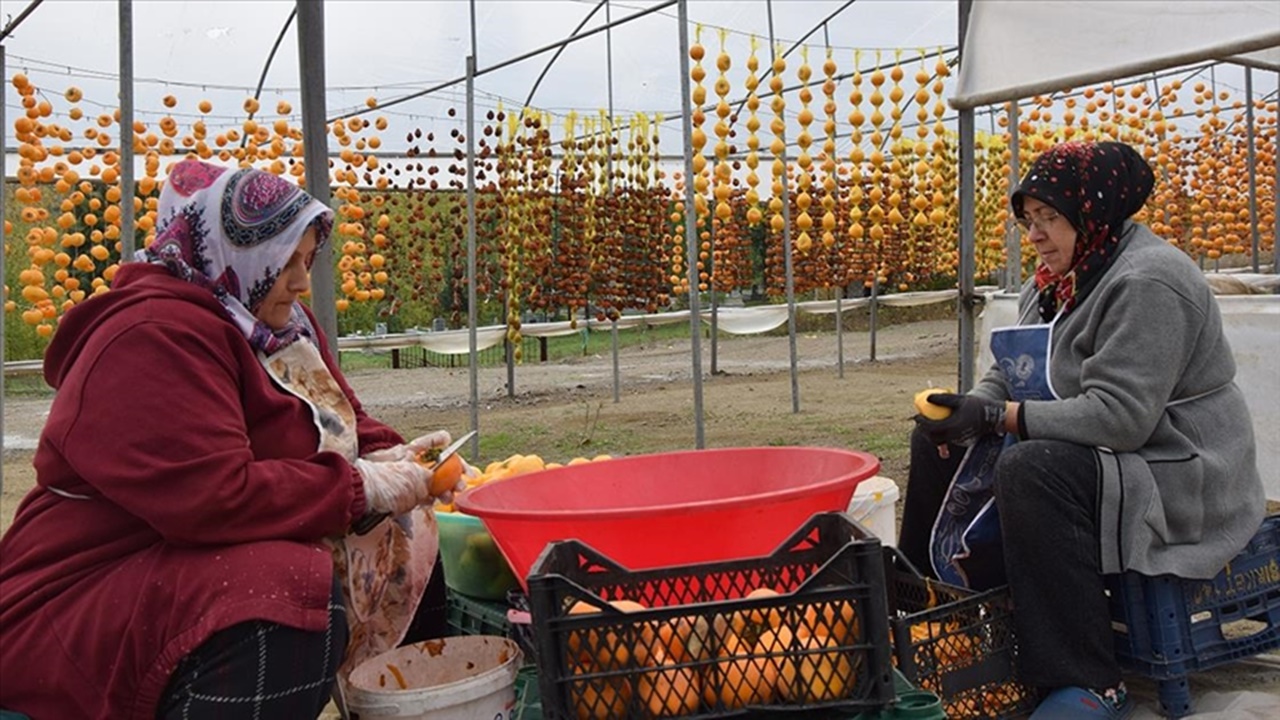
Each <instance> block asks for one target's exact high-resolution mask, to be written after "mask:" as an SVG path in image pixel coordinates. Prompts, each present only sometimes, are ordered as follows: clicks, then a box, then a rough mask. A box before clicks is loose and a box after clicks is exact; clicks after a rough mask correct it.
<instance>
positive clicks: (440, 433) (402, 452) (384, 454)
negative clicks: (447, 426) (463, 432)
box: [361, 430, 453, 462]
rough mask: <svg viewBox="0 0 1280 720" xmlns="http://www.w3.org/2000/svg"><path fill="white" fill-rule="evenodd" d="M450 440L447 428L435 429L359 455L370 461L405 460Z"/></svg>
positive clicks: (444, 444)
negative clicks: (403, 441)
mask: <svg viewBox="0 0 1280 720" xmlns="http://www.w3.org/2000/svg"><path fill="white" fill-rule="evenodd" d="M451 442H453V438H451V437H450V436H449V431H448V430H436V431H435V432H430V433H427V434H426V435H420V436H418V437H416V438H414V439H413V440H410V441H409V442H407V443H401V444H400V445H392V446H391V447H389V448H383V449H381V450H374V451H373V452H371V453H366V454H364V455H362V456H361V457H363V458H364V459H365V460H370V461H372V462H407V461H410V460H415V459H417V457H418V453H421V452H422V451H423V450H430V449H431V448H442V447H446V446H447V445H448V444H449V443H451Z"/></svg>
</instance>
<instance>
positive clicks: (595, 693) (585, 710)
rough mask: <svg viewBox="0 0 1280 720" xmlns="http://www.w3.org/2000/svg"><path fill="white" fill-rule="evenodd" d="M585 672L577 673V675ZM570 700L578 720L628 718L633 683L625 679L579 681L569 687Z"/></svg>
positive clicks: (579, 671)
mask: <svg viewBox="0 0 1280 720" xmlns="http://www.w3.org/2000/svg"><path fill="white" fill-rule="evenodd" d="M583 672H584V671H582V670H578V671H575V672H574V674H575V675H579V674H582V673H583ZM569 700H570V702H571V703H572V704H573V713H574V715H575V716H577V718H578V720H614V718H620V717H626V714H627V706H628V705H629V704H630V703H631V683H629V682H627V681H626V679H625V678H595V679H592V680H577V681H575V682H574V683H572V684H571V685H570V686H569Z"/></svg>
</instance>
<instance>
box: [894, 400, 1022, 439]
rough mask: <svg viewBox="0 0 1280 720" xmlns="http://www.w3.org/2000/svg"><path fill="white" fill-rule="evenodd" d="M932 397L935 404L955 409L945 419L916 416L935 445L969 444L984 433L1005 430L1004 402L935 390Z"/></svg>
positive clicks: (922, 428)
mask: <svg viewBox="0 0 1280 720" xmlns="http://www.w3.org/2000/svg"><path fill="white" fill-rule="evenodd" d="M928 399H929V402H931V403H933V404H934V405H941V406H943V407H949V408H951V414H950V415H949V416H947V417H946V418H944V419H942V420H930V419H928V418H926V417H924V416H923V415H917V416H916V417H915V421H916V425H918V426H919V427H920V430H921V431H922V432H924V434H925V437H927V438H929V442H932V443H933V444H935V445H943V444H946V443H951V444H953V445H960V446H962V447H968V446H970V445H973V444H974V443H976V442H977V441H978V439H979V438H981V437H982V436H984V435H991V434H996V433H999V434H1003V433H1004V415H1005V404H1004V403H1003V402H999V401H995V400H986V399H983V398H980V397H977V396H976V395H957V394H955V393H934V394H933V395H930V396H929V398H928Z"/></svg>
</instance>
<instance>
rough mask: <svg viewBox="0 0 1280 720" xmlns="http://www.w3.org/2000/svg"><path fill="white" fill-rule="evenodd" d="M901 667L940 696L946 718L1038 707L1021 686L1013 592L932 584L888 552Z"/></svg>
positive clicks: (1015, 714)
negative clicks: (1011, 593)
mask: <svg viewBox="0 0 1280 720" xmlns="http://www.w3.org/2000/svg"><path fill="white" fill-rule="evenodd" d="M885 575H886V577H887V578H888V585H887V588H888V604H889V612H890V621H889V625H890V627H891V629H892V633H893V653H894V662H895V663H896V665H897V667H898V670H899V671H900V672H901V673H902V674H903V676H904V677H905V678H906V679H907V682H910V683H911V684H912V685H914V686H916V687H918V688H920V689H922V690H928V691H930V692H933V693H935V694H937V695H938V697H939V698H940V699H941V700H942V705H943V708H944V709H945V710H946V713H947V717H948V718H952V719H953V720H972V719H975V718H1021V717H1026V716H1027V715H1029V714H1030V713H1031V711H1032V710H1033V709H1034V708H1035V705H1036V696H1035V694H1034V690H1033V689H1032V688H1029V687H1027V686H1026V685H1024V684H1022V683H1021V682H1019V681H1018V680H1017V675H1016V660H1017V638H1016V633H1015V631H1014V626H1013V601H1012V598H1011V597H1010V595H1009V589H1008V587H1000V588H996V589H993V590H988V591H986V592H976V591H973V590H969V589H967V588H962V587H956V586H954V585H948V584H946V583H942V582H938V581H936V580H932V579H928V578H925V577H923V576H922V575H921V573H920V572H919V571H917V570H916V569H915V568H914V567H913V566H912V565H911V563H910V562H908V561H907V560H906V558H904V557H903V556H902V555H901V554H900V553H898V552H897V551H896V550H893V549H891V548H886V549H885Z"/></svg>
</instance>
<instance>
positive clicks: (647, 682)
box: [636, 648, 702, 718]
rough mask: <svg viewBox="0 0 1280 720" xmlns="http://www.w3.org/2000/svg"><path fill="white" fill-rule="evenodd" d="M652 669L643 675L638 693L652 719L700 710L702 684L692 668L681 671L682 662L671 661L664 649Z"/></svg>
mask: <svg viewBox="0 0 1280 720" xmlns="http://www.w3.org/2000/svg"><path fill="white" fill-rule="evenodd" d="M651 659H652V660H653V663H652V664H651V665H650V667H653V668H656V670H646V671H644V672H643V673H642V674H641V675H640V680H639V682H638V683H637V687H636V693H637V695H638V699H639V700H640V706H641V708H642V709H643V710H646V711H648V717H655V718H660V717H675V716H678V715H688V714H690V713H692V712H694V711H695V710H697V709H698V705H699V704H700V703H701V702H702V700H701V694H702V691H701V683H700V682H699V681H698V675H697V673H696V672H694V668H692V667H681V666H680V665H678V663H679V662H680V661H679V660H674V659H672V658H668V657H667V655H666V653H665V652H663V651H662V649H661V648H659V649H658V650H656V651H655V652H654V655H653V657H652V658H651Z"/></svg>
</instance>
